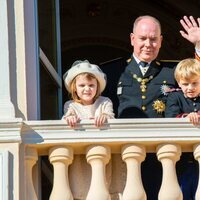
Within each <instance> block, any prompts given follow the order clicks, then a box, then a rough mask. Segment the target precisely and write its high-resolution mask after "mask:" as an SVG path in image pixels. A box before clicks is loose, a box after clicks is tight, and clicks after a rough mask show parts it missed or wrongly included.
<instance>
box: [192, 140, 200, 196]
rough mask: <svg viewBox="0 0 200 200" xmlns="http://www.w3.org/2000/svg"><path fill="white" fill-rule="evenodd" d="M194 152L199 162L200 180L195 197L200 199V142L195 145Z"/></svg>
mask: <svg viewBox="0 0 200 200" xmlns="http://www.w3.org/2000/svg"><path fill="white" fill-rule="evenodd" d="M193 152H194V153H193V154H194V158H195V159H196V160H197V161H198V163H199V182H198V186H197V190H196V194H195V199H200V144H197V145H194V148H193Z"/></svg>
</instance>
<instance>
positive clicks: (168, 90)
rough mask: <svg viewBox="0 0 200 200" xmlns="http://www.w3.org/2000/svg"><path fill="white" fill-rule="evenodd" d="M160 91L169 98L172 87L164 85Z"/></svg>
mask: <svg viewBox="0 0 200 200" xmlns="http://www.w3.org/2000/svg"><path fill="white" fill-rule="evenodd" d="M160 90H161V93H162V94H163V95H165V96H167V95H168V93H169V92H170V87H169V86H168V85H166V84H163V85H161V87H160Z"/></svg>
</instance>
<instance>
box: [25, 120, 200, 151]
mask: <svg viewBox="0 0 200 200" xmlns="http://www.w3.org/2000/svg"><path fill="white" fill-rule="evenodd" d="M21 136H22V142H23V143H24V144H26V145H29V146H34V145H36V144H37V148H38V147H40V148H41V149H43V147H45V149H46V146H47V145H48V146H50V147H51V146H54V145H55V144H60V145H61V144H67V145H70V146H72V147H74V146H76V148H78V151H79V153H80V152H82V151H84V149H85V147H86V146H87V145H89V144H94V143H95V144H109V145H110V146H111V148H112V150H113V152H117V153H118V152H120V147H121V145H123V144H127V143H137V144H143V145H145V146H146V148H147V152H151V151H152V152H155V148H156V146H157V145H158V144H161V143H178V144H180V145H181V146H182V151H192V149H193V145H195V144H197V143H200V127H196V126H194V125H192V124H191V123H190V122H189V120H188V119H186V118H183V119H176V118H159V119H158V118H157V119H110V120H109V121H108V123H107V124H105V125H104V126H103V127H101V129H99V128H96V127H95V126H94V124H93V121H91V120H83V121H82V122H81V123H80V124H79V125H78V126H77V127H76V129H72V128H70V127H69V126H68V125H67V124H66V123H65V122H64V121H61V120H45V121H44V120H43V121H24V124H23V127H22V132H21ZM119 144H120V145H119ZM77 146H78V147H77ZM76 148H75V149H76Z"/></svg>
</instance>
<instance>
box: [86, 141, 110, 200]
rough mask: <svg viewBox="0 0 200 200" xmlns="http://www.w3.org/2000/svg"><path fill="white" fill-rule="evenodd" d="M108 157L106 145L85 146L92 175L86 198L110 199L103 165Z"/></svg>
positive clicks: (87, 199) (89, 199)
mask: <svg viewBox="0 0 200 200" xmlns="http://www.w3.org/2000/svg"><path fill="white" fill-rule="evenodd" d="M110 157H111V153H110V148H109V147H108V146H105V145H91V146H89V147H88V148H87V152H86V158H87V162H88V163H89V164H90V165H91V168H92V177H91V183H90V189H89V192H88V194H87V198H86V200H94V199H95V200H110V194H109V191H108V187H107V183H106V173H105V166H106V164H107V163H108V162H109V160H110Z"/></svg>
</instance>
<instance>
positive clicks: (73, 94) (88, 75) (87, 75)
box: [70, 72, 101, 103]
mask: <svg viewBox="0 0 200 200" xmlns="http://www.w3.org/2000/svg"><path fill="white" fill-rule="evenodd" d="M80 75H83V76H85V78H86V79H88V80H91V79H96V80H97V78H96V77H95V76H94V75H93V74H91V73H87V72H85V73H80V74H78V75H77V76H76V77H75V78H74V79H73V80H72V81H71V83H70V91H71V98H72V99H73V100H74V101H75V102H77V103H82V101H81V99H80V98H79V96H78V95H77V92H76V78H77V77H79V76H80ZM100 94H101V91H100V84H99V81H98V80H97V92H96V94H95V96H94V101H95V100H96V99H97V98H98V97H99V96H100Z"/></svg>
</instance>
